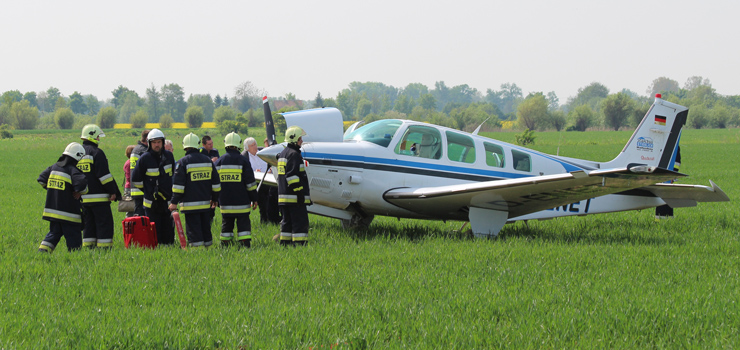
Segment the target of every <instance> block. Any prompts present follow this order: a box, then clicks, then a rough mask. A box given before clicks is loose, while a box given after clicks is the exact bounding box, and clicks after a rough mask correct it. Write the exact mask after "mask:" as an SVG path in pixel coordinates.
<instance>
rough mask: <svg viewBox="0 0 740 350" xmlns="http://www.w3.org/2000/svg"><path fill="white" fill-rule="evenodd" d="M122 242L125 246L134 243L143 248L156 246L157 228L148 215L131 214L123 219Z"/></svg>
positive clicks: (127, 246)
mask: <svg viewBox="0 0 740 350" xmlns="http://www.w3.org/2000/svg"><path fill="white" fill-rule="evenodd" d="M123 244H124V245H125V246H126V248H130V247H131V245H132V244H133V245H136V246H140V247H144V248H156V247H157V229H156V228H155V226H154V223H153V222H149V217H148V216H132V217H130V218H126V219H125V220H123Z"/></svg>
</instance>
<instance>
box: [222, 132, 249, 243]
mask: <svg viewBox="0 0 740 350" xmlns="http://www.w3.org/2000/svg"><path fill="white" fill-rule="evenodd" d="M224 143H225V144H226V154H224V155H223V156H222V157H221V158H219V159H218V160H217V161H216V170H217V171H218V174H219V178H220V180H221V195H220V196H219V199H218V202H219V207H221V218H222V220H221V245H230V244H232V243H233V241H234V221H236V231H237V233H236V240H237V241H238V242H239V244H241V245H242V246H244V247H247V248H249V247H250V245H251V242H252V223H251V221H250V220H249V212H250V211H251V210H252V209H253V208H255V207H256V206H257V182H255V179H254V171H252V165H251V164H250V162H249V158H247V157H245V156H243V155H241V153H239V146H241V143H242V140H241V137H239V134H237V133H235V132H232V133H229V134H228V135H226V138H225V139H224Z"/></svg>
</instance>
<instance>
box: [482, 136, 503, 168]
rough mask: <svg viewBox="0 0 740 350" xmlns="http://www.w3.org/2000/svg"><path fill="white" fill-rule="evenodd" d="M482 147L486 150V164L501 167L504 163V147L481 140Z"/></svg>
mask: <svg viewBox="0 0 740 350" xmlns="http://www.w3.org/2000/svg"><path fill="white" fill-rule="evenodd" d="M483 148H484V149H485V150H486V165H488V166H492V167H496V168H503V167H504V166H505V165H506V160H505V159H504V149H503V148H501V146H499V145H494V144H492V143H488V142H483Z"/></svg>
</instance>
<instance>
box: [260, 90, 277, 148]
mask: <svg viewBox="0 0 740 350" xmlns="http://www.w3.org/2000/svg"><path fill="white" fill-rule="evenodd" d="M262 107H263V110H264V111H265V131H267V140H268V142H269V143H270V146H272V145H274V144H276V143H277V140H276V139H275V124H273V122H272V112H271V111H270V104H269V103H268V101H267V96H265V97H263V98H262Z"/></svg>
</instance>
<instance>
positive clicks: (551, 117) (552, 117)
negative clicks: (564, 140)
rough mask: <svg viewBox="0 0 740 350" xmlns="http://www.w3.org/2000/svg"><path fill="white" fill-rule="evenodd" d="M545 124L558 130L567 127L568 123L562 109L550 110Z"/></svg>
mask: <svg viewBox="0 0 740 350" xmlns="http://www.w3.org/2000/svg"><path fill="white" fill-rule="evenodd" d="M545 124H546V125H549V126H550V127H552V128H554V129H555V130H557V131H560V130H563V128H565V124H567V119H566V118H565V113H564V112H563V111H561V110H556V111H550V112H548V113H547V116H546V121H545Z"/></svg>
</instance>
